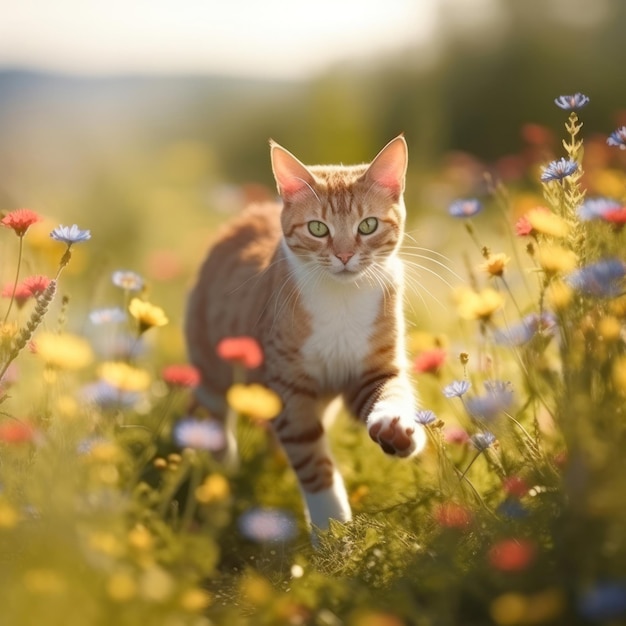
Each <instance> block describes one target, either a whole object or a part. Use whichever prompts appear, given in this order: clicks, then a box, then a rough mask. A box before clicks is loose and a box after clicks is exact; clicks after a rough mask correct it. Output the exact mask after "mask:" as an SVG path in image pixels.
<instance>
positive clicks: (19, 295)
mask: <svg viewBox="0 0 626 626" xmlns="http://www.w3.org/2000/svg"><path fill="white" fill-rule="evenodd" d="M14 287H15V292H14V291H13V288H14ZM32 295H33V294H32V293H31V291H30V289H28V287H26V286H25V285H24V284H20V285H15V286H14V285H13V283H9V284H7V285H5V286H4V287H3V288H2V297H3V298H11V297H12V298H13V301H14V302H15V304H16V305H17V308H18V309H21V308H22V307H23V306H24V305H25V304H26V302H27V301H28V299H29V298H30V297H31V296H32Z"/></svg>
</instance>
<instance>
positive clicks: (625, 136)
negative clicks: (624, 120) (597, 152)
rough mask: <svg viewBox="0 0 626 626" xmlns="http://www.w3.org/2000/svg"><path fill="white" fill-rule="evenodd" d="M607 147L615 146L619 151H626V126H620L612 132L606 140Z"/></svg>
mask: <svg viewBox="0 0 626 626" xmlns="http://www.w3.org/2000/svg"><path fill="white" fill-rule="evenodd" d="M606 143H607V144H608V145H609V146H617V147H618V148H619V149H620V150H626V126H620V127H619V128H618V129H617V130H614V131H613V132H612V133H611V134H610V135H609V137H608V139H607V140H606Z"/></svg>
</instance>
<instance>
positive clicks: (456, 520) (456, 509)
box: [435, 502, 473, 530]
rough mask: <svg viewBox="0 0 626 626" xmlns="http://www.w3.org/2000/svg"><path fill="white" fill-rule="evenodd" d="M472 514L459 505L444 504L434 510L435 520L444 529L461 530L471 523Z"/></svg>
mask: <svg viewBox="0 0 626 626" xmlns="http://www.w3.org/2000/svg"><path fill="white" fill-rule="evenodd" d="M472 519H473V515H472V512H471V511H470V510H469V509H467V508H466V507H464V506H461V505H460V504H455V503H454V502H446V503H444V504H440V505H439V506H438V507H437V508H436V509H435V520H437V523H438V524H439V525H440V526H443V527H444V528H456V529H458V530H463V529H465V528H467V527H468V526H469V525H470V524H471V523H472Z"/></svg>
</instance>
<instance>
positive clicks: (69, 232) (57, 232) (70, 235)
mask: <svg viewBox="0 0 626 626" xmlns="http://www.w3.org/2000/svg"><path fill="white" fill-rule="evenodd" d="M50 237H52V239H55V240H56V241H62V242H63V243H66V244H67V245H68V246H71V245H72V244H74V243H80V242H81V241H87V240H88V239H91V232H90V231H89V230H81V229H80V228H78V226H77V225H76V224H72V225H71V226H63V225H61V226H57V227H56V228H55V229H54V230H53V231H52V232H51V233H50Z"/></svg>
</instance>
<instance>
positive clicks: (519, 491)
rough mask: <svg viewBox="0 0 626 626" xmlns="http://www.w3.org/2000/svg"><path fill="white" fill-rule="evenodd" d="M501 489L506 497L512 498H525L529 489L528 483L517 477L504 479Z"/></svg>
mask: <svg viewBox="0 0 626 626" xmlns="http://www.w3.org/2000/svg"><path fill="white" fill-rule="evenodd" d="M502 488H503V489H504V491H505V493H506V494H507V495H509V496H514V497H515V498H521V497H522V496H525V495H526V494H527V493H528V490H529V489H530V487H529V486H528V483H527V482H526V481H525V480H524V479H523V478H520V477H519V476H509V477H508V478H505V479H504V482H503V483H502Z"/></svg>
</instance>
